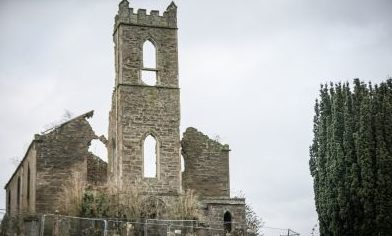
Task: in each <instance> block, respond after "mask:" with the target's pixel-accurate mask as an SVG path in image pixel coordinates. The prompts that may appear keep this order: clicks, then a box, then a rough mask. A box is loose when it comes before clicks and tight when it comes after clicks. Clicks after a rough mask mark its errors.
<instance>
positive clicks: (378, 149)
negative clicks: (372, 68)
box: [309, 79, 392, 235]
mask: <svg viewBox="0 0 392 236" xmlns="http://www.w3.org/2000/svg"><path fill="white" fill-rule="evenodd" d="M313 129H314V139H313V144H312V146H311V148H310V162H309V163H310V171H311V175H312V176H313V179H314V193H315V202H316V209H317V213H318V217H319V227H320V234H321V235H390V234H391V232H392V223H391V222H392V188H391V186H392V79H388V80H387V81H386V82H384V83H381V84H379V85H375V86H373V85H372V84H370V83H369V84H365V83H363V82H360V81H359V80H358V79H356V80H354V86H353V91H351V89H350V86H349V84H348V83H345V84H341V83H339V84H331V85H330V86H327V85H324V86H322V87H321V90H320V100H319V101H316V105H315V116H314V128H313Z"/></svg>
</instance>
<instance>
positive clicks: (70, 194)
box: [58, 172, 86, 216]
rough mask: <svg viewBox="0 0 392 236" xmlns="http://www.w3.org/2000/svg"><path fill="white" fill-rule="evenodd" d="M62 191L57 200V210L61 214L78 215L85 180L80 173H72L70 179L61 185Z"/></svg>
mask: <svg viewBox="0 0 392 236" xmlns="http://www.w3.org/2000/svg"><path fill="white" fill-rule="evenodd" d="M62 189H63V192H62V195H61V197H60V198H59V201H58V211H59V213H60V214H63V215H70V216H79V215H80V212H81V209H82V204H83V194H84V191H85V189H86V182H85V181H84V179H83V178H82V175H81V174H80V173H77V172H76V173H74V174H73V175H72V177H71V179H70V181H68V182H66V183H65V184H64V185H63V186H62Z"/></svg>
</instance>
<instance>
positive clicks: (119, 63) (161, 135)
mask: <svg viewBox="0 0 392 236" xmlns="http://www.w3.org/2000/svg"><path fill="white" fill-rule="evenodd" d="M113 39H114V42H115V68H116V79H115V88H114V92H113V97H112V109H111V111H110V118H109V132H108V133H109V145H108V147H109V153H108V154H109V155H108V156H109V158H110V159H109V163H110V167H109V169H110V180H111V182H112V183H116V184H118V185H119V186H120V187H121V186H123V187H124V188H126V187H132V186H133V187H140V188H142V190H143V191H147V189H148V191H154V192H156V193H159V194H163V195H172V194H178V193H179V191H180V187H181V183H180V151H179V150H180V131H179V126H180V92H179V88H178V51H177V50H178V49H177V28H176V6H175V5H174V3H173V4H170V5H169V7H168V8H167V10H166V11H165V13H164V14H163V16H159V14H158V13H157V11H151V13H150V15H147V14H146V11H145V10H139V11H138V13H137V14H134V13H133V10H132V9H131V8H129V4H128V2H127V1H125V0H124V1H122V2H121V3H120V5H119V12H118V15H117V16H116V24H115V28H114V35H113ZM147 40H150V41H151V42H153V44H154V45H155V47H156V68H155V69H156V73H157V83H156V85H155V86H148V85H146V84H144V83H143V82H142V80H141V70H142V69H143V44H144V43H145V42H146V41H147ZM148 135H152V136H153V137H154V138H155V139H156V141H157V143H158V152H157V167H158V168H157V177H156V178H144V176H143V173H144V172H143V168H144V164H143V161H144V159H143V144H144V140H145V138H146V137H147V136H148ZM136 183H138V184H136Z"/></svg>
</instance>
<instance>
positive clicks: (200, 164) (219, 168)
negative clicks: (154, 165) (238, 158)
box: [181, 128, 230, 198]
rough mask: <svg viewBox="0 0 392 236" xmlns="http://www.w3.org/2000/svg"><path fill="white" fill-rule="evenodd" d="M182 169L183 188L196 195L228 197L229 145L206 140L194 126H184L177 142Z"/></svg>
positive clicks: (205, 136)
mask: <svg viewBox="0 0 392 236" xmlns="http://www.w3.org/2000/svg"><path fill="white" fill-rule="evenodd" d="M181 146H182V156H183V158H184V165H185V169H184V172H183V173H182V186H183V189H184V190H187V189H192V190H194V191H195V192H196V193H197V194H198V195H199V196H200V197H202V198H204V197H220V198H222V197H227V198H229V197H230V173H229V151H230V149H229V146H228V145H222V144H220V143H219V142H217V141H215V140H212V139H210V138H209V137H208V136H207V135H204V134H203V133H201V132H199V131H198V130H197V129H195V128H187V129H186V131H185V133H184V135H183V139H182V141H181Z"/></svg>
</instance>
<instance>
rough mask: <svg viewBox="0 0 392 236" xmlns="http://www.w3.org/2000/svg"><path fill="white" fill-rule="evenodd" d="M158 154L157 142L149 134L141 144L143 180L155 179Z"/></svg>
mask: <svg viewBox="0 0 392 236" xmlns="http://www.w3.org/2000/svg"><path fill="white" fill-rule="evenodd" d="M158 153H159V152H158V142H157V140H156V139H155V137H154V136H152V135H151V134H150V135H148V136H147V137H146V138H145V139H144V142H143V176H144V177H145V178H157V176H158V174H157V172H158Z"/></svg>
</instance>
